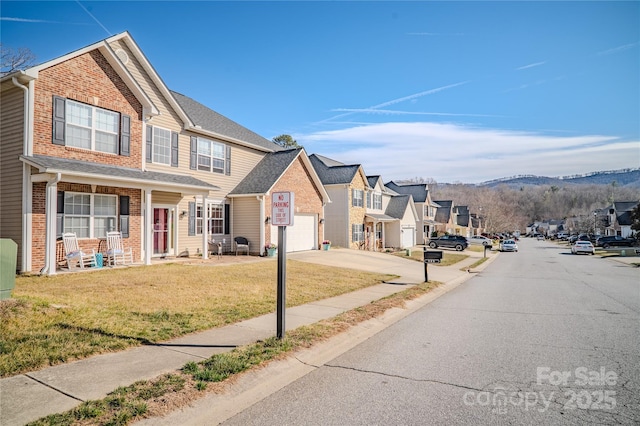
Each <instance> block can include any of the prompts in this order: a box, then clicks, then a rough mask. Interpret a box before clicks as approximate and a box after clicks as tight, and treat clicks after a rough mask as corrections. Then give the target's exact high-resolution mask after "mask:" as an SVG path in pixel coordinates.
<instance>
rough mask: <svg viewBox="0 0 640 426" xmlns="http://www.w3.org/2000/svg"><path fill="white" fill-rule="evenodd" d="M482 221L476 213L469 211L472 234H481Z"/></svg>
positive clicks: (482, 230)
mask: <svg viewBox="0 0 640 426" xmlns="http://www.w3.org/2000/svg"><path fill="white" fill-rule="evenodd" d="M483 223H484V220H483V219H482V217H480V216H478V214H477V213H471V228H472V234H471V235H472V236H473V235H482V233H483V232H485V231H484V228H483V226H482V224H483Z"/></svg>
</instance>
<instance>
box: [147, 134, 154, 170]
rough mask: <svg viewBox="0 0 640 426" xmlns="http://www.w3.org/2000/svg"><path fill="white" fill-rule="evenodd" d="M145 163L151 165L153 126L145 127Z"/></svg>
mask: <svg viewBox="0 0 640 426" xmlns="http://www.w3.org/2000/svg"><path fill="white" fill-rule="evenodd" d="M146 142H147V144H146V146H147V155H146V157H147V161H148V162H149V163H151V162H152V161H151V159H152V158H153V126H147V141H146Z"/></svg>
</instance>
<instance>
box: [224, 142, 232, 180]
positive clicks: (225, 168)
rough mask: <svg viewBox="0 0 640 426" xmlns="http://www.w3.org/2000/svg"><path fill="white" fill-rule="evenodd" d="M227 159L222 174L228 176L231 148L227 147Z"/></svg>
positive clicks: (229, 172)
mask: <svg viewBox="0 0 640 426" xmlns="http://www.w3.org/2000/svg"><path fill="white" fill-rule="evenodd" d="M226 148H227V158H226V159H225V162H224V174H225V175H227V176H229V175H230V174H231V147H230V146H229V145H227V147H226Z"/></svg>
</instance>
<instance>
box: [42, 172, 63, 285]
mask: <svg viewBox="0 0 640 426" xmlns="http://www.w3.org/2000/svg"><path fill="white" fill-rule="evenodd" d="M60 180H62V174H61V173H56V174H55V175H54V176H53V178H51V179H50V180H49V181H48V182H47V189H46V192H45V200H46V208H45V218H46V219H45V220H46V225H45V249H44V268H42V271H41V273H42V274H43V275H55V274H56V214H57V209H56V204H57V202H58V182H60Z"/></svg>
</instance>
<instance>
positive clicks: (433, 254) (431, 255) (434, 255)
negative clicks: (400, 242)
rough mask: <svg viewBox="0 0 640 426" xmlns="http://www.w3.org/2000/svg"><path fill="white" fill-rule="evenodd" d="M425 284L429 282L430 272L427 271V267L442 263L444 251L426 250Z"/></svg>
mask: <svg viewBox="0 0 640 426" xmlns="http://www.w3.org/2000/svg"><path fill="white" fill-rule="evenodd" d="M423 254H424V282H426V283H428V282H429V271H428V270H427V265H428V264H429V263H440V262H441V261H442V250H433V251H427V248H426V247H425V248H424V252H423Z"/></svg>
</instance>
